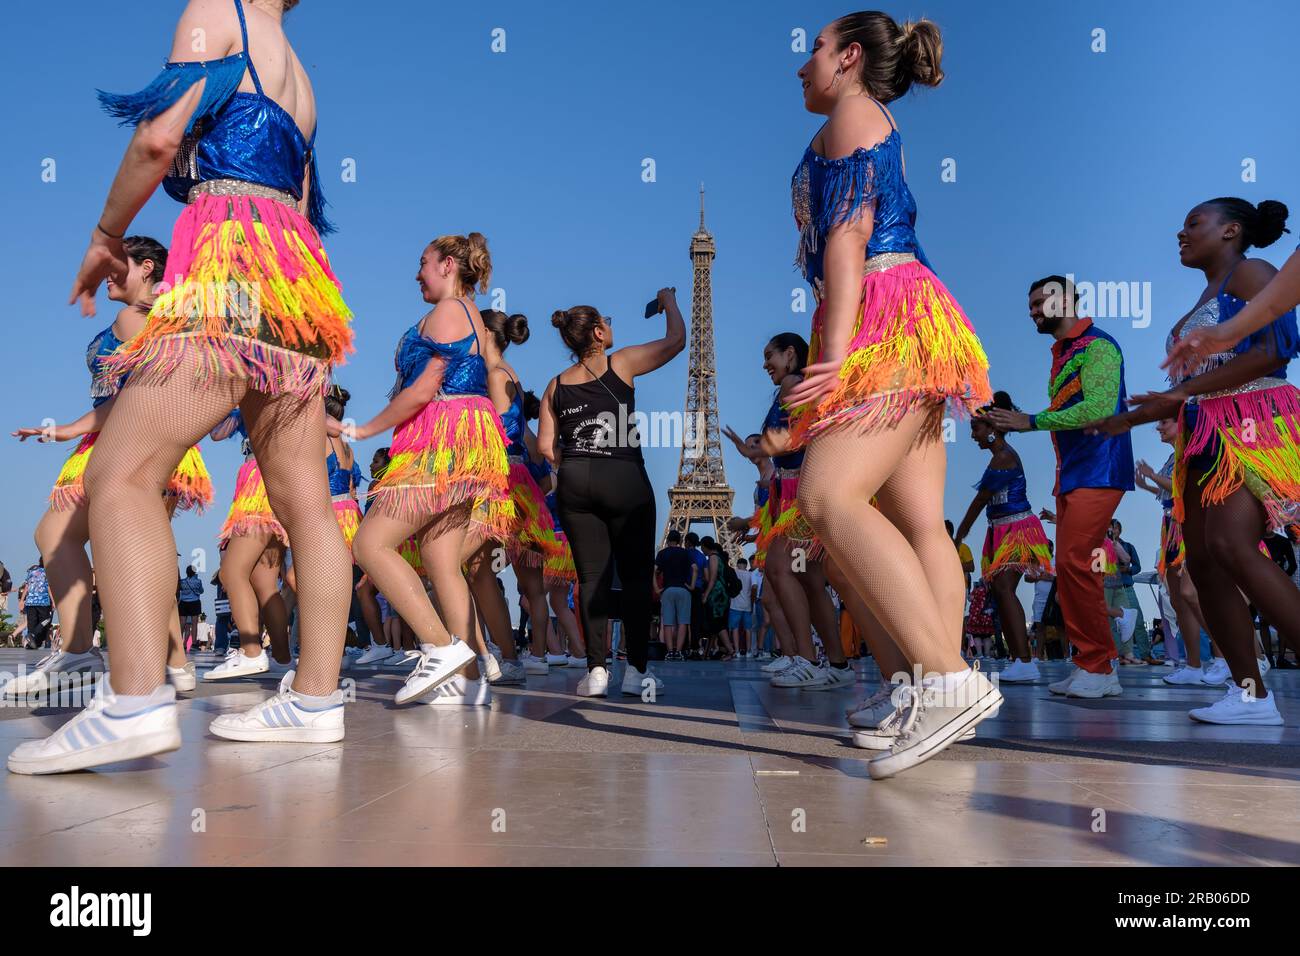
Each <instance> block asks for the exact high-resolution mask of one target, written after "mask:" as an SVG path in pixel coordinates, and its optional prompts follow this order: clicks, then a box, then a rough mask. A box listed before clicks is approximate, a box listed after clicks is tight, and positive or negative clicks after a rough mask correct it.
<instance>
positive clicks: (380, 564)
mask: <svg viewBox="0 0 1300 956" xmlns="http://www.w3.org/2000/svg"><path fill="white" fill-rule="evenodd" d="M418 530H419V528H418V527H416V526H415V525H414V524H413V523H412V522H408V521H402V520H400V519H398V518H395V517H391V516H389V515H388V514H386V513H385V512H383V511H382V510H380V509H379V508H377V507H372V508H371V509H370V510H369V511H367V512H366V516H365V517H364V518H363V519H362V521H361V529H360V530H359V531H357V536H356V539H355V540H354V541H353V542H352V550H353V553H354V554H355V555H356V558H357V563H358V564H360V565H361V567H362V569H363V570H364V571H365V572H366V574H368V575H369V576H370V580H372V581H373V582H374V583H375V586H376V587H378V588H379V590H380V592H381V593H382V594H383V595H384V598H385V600H387V601H388V603H389V605H390V606H391V607H392V609H393V611H394V612H395V613H396V614H397V615H398V616H400V617H401V618H402V620H404V621H405V622H406V623H407V624H408V625H409V626H410V628H411V630H412V632H413V633H414V634H415V638H416V640H417V641H418V642H419V643H421V644H434V645H437V646H439V647H446V646H447V645H448V644H450V643H451V635H450V634H448V633H447V628H446V627H445V626H444V624H443V622H442V620H441V618H439V616H438V614H437V613H436V612H435V611H434V609H433V603H432V602H431V601H430V600H429V596H428V595H427V594H426V593H425V591H424V583H423V582H422V581H421V580H420V576H419V575H418V574H416V573H415V569H414V568H413V567H411V566H410V565H409V564H407V563H406V561H405V560H404V559H403V558H402V556H401V554H399V553H398V550H397V549H398V548H399V547H401V545H402V543H403V542H404V541H406V539H407V538H409V537H411V535H412V534H414V533H415V532H416V531H418ZM458 558H459V553H457V554H456V555H454V556H453V557H452V560H453V561H454V562H455V563H454V564H453V569H454V570H455V572H456V574H457V575H459V574H460V563H459V561H458V560H456V559H458ZM428 567H429V566H428V565H425V568H426V569H427V568H428ZM461 580H462V582H463V580H464V579H463V578H462V579H461ZM467 603H468V602H467ZM395 646H396V645H395Z"/></svg>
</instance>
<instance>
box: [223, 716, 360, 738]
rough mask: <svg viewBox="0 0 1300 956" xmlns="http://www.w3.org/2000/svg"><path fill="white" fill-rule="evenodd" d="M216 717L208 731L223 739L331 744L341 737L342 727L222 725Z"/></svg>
mask: <svg viewBox="0 0 1300 956" xmlns="http://www.w3.org/2000/svg"><path fill="white" fill-rule="evenodd" d="M220 720H221V718H220V717H218V718H217V719H216V720H214V721H213V722H212V723H211V724H209V725H208V732H209V733H211V734H212V735H213V736H216V737H220V738H222V739H223V740H242V741H249V742H255V743H256V742H271V743H286V744H331V743H334V742H335V741H339V740H342V739H343V728H342V727H256V728H255V727H224V726H221V725H220V723H219V721H220Z"/></svg>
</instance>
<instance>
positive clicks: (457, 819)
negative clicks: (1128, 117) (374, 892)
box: [0, 649, 1300, 866]
mask: <svg viewBox="0 0 1300 956" xmlns="http://www.w3.org/2000/svg"><path fill="white" fill-rule="evenodd" d="M38 657H39V655H38V654H37V652H34V651H19V650H14V649H0V671H9V672H14V671H16V670H17V669H18V668H19V667H20V666H28V667H30V666H31V665H32V664H34V663H35V662H36V660H37V659H38ZM198 662H199V669H200V671H201V672H202V671H204V670H206V669H208V668H209V667H211V666H212V665H213V664H215V663H216V658H215V657H214V656H213V655H200V656H199V658H198ZM857 666H858V668H859V676H860V679H859V683H858V686H856V687H854V688H852V689H844V690H839V691H833V692H821V693H816V692H806V691H793V690H779V689H776V688H773V687H771V686H770V685H769V684H768V682H767V680H766V678H765V677H764V676H763V675H762V674H760V673H759V665H757V664H755V663H748V662H745V663H730V664H722V663H699V662H695V663H689V662H688V663H657V664H655V665H654V668H653V669H654V670H655V672H656V673H657V674H658V675H659V676H661V677H662V678H663V680H664V681H665V683H666V685H667V686H666V689H665V691H664V693H663V694H662V695H661V696H660V697H659V698H658V700H657V701H656V702H654V703H643V702H642V701H641V700H640V699H638V698H635V697H619V696H611V697H610V698H608V699H604V700H587V699H582V698H578V697H576V696H574V693H573V691H574V687H575V685H576V683H577V681H578V678H579V676H580V675H579V674H578V673H576V672H575V671H574V670H572V669H565V668H552V670H551V673H550V675H549V676H546V677H541V678H537V677H533V678H529V683H528V687H527V688H526V689H525V688H500V689H497V690H496V691H495V694H494V701H493V703H492V705H491V707H490V708H478V709H469V708H463V707H457V708H449V707H430V706H423V705H417V706H408V707H403V708H399V707H397V706H395V705H394V703H393V700H392V695H393V693H394V692H395V691H396V689H397V688H398V687H399V686H400V685H401V680H402V675H401V674H400V673H398V672H396V671H385V670H383V669H379V670H376V669H375V668H354V669H353V671H351V672H350V675H351V676H352V677H353V678H355V680H356V692H357V702H356V703H354V704H351V705H349V710H348V713H347V739H346V740H344V741H342V742H341V743H337V744H267V743H263V744H251V743H243V744H241V743H232V742H228V741H224V740H219V739H217V738H215V737H213V736H211V735H210V734H209V733H208V731H207V727H208V723H209V722H210V721H211V720H212V718H213V717H215V716H217V715H218V714H221V713H225V712H228V711H232V710H242V709H244V708H246V707H249V706H251V705H252V704H253V703H255V702H257V701H258V700H260V699H263V698H265V697H266V696H269V695H270V694H271V693H272V692H273V691H274V682H273V681H271V680H261V681H259V680H239V681H233V682H229V681H228V682H222V683H219V684H208V685H205V684H204V683H203V682H202V681H200V684H199V687H198V689H197V690H196V691H195V692H194V693H192V694H186V695H182V702H181V703H180V715H181V716H180V720H181V731H182V735H183V737H184V746H183V747H182V748H181V749H180V750H179V751H177V752H175V753H170V754H165V755H163V756H161V757H157V758H151V759H147V760H139V761H133V762H129V763H122V764H116V765H113V766H109V767H105V768H101V769H99V770H96V771H88V772H82V773H76V774H70V775H64V776H54V777H20V776H16V775H13V774H7V773H6V774H4V775H3V777H2V778H0V863H2V864H4V865H7V866H21V865H28V866H31V865H56V866H96V865H118V866H155V865H205V864H221V865H255V866H256V865H289V866H298V865H302V866H347V865H399V866H409V865H532V864H539V865H587V864H595V865H629V866H644V865H742V866H772V865H782V866H827V865H849V866H884V865H887V866H907V865H917V864H921V865H925V864H937V865H1010V866H1014V865H1020V864H1040V865H1041V864H1047V865H1057V864H1059V865H1079V864H1084V865H1119V866H1129V865H1137V866H1151V865H1155V866H1161V865H1266V866H1275V865H1294V864H1300V699H1298V698H1300V672H1297V671H1273V672H1271V673H1270V674H1269V675H1268V678H1267V679H1266V682H1267V683H1268V685H1269V686H1270V688H1272V689H1273V690H1274V691H1275V692H1276V693H1277V694H1278V700H1279V705H1280V707H1281V710H1282V713H1283V716H1284V717H1285V718H1286V726H1283V727H1216V726H1207V725H1201V724H1197V723H1194V722H1193V721H1191V720H1190V719H1188V717H1187V710H1188V708H1189V707H1193V706H1197V705H1199V704H1202V703H1209V702H1211V701H1213V700H1214V699H1216V698H1217V697H1218V696H1219V695H1220V694H1222V692H1223V691H1222V690H1221V689H1215V688H1209V687H1207V688H1205V689H1200V688H1195V689H1189V688H1185V687H1170V686H1168V685H1166V684H1164V683H1163V682H1162V681H1161V677H1163V675H1164V674H1166V673H1168V672H1169V671H1168V669H1167V668H1164V667H1125V668H1122V669H1121V673H1120V679H1121V682H1122V683H1123V686H1124V693H1123V695H1122V696H1120V697H1115V698H1107V699H1104V700H1098V701H1086V700H1074V699H1066V698H1059V697H1053V696H1052V695H1051V694H1049V693H1048V690H1047V686H1046V683H1047V681H1046V680H1044V681H1043V682H1042V683H1039V684H1035V685H1016V686H1004V687H1003V688H1002V690H1003V693H1004V695H1005V697H1006V701H1005V703H1004V705H1003V706H1002V709H1001V711H1000V713H999V715H998V716H997V717H996V718H994V719H991V720H988V721H986V722H985V723H983V724H981V725H980V727H979V731H978V735H977V737H976V738H975V739H974V740H971V741H969V742H967V743H962V744H957V745H955V746H953V747H951V748H949V749H948V750H947V751H946V752H945V753H943V754H941V755H940V756H939V757H937V758H935V759H934V760H931V761H930V762H928V763H926V764H924V765H922V766H920V767H918V768H915V769H913V770H911V771H909V772H907V773H905V774H903V775H901V776H899V777H896V778H894V779H892V780H887V781H880V782H876V781H872V780H871V779H870V778H869V776H868V774H867V770H866V764H865V758H866V757H867V756H868V755H867V753H866V752H865V751H860V750H856V749H854V748H853V747H852V746H851V745H850V744H849V738H850V734H849V730H848V727H847V724H846V723H845V721H844V719H843V712H844V708H845V707H846V706H847V705H848V704H850V703H853V702H854V701H856V700H857V699H858V698H859V697H861V696H862V694H863V692H864V690H865V689H866V688H865V685H864V683H863V681H862V680H861V674H862V673H863V669H864V666H865V667H870V665H863V664H858V665H857ZM621 670H622V664H619V665H617V666H616V669H615V677H616V678H617V677H618V676H620V674H621ZM1064 670H1065V665H1063V664H1059V663H1058V664H1053V665H1048V666H1045V667H1044V671H1045V674H1047V675H1048V677H1050V679H1056V678H1058V677H1059V676H1061V675H1062V674H1063V673H1064ZM872 671H873V673H874V669H872ZM611 686H612V687H613V688H614V689H615V691H617V686H618V685H617V683H616V681H611ZM72 713H73V711H71V710H69V709H38V710H34V711H33V710H30V709H24V708H18V707H2V708H0V752H3V754H5V755H7V754H8V752H9V751H10V750H11V749H12V748H13V747H14V746H16V745H17V744H18V743H20V742H21V741H23V740H26V739H31V738H34V737H38V736H43V735H45V734H47V733H48V732H49V731H50V730H52V729H54V728H55V727H57V726H58V725H59V724H60V723H62V722H63V721H64V720H66V719H68V717H69V716H70V715H71V714H72Z"/></svg>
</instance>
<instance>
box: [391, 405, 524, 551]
mask: <svg viewBox="0 0 1300 956" xmlns="http://www.w3.org/2000/svg"><path fill="white" fill-rule="evenodd" d="M390 454H391V456H392V460H391V461H390V463H389V465H388V470H387V471H385V472H384V476H383V477H382V478H380V479H379V481H377V482H375V483H374V484H373V485H371V487H370V491H369V494H370V496H371V497H372V498H374V500H375V506H377V507H382V508H384V510H385V511H386V512H387V513H389V514H392V515H394V516H396V517H398V518H400V519H403V520H407V521H411V522H413V523H417V524H420V525H423V524H425V523H427V522H428V521H430V520H432V519H433V518H435V517H437V516H438V515H440V514H443V513H444V512H446V511H448V510H450V509H451V508H454V507H456V506H457V505H461V504H464V503H466V502H469V503H471V504H472V505H473V509H472V510H473V513H472V518H471V533H474V534H478V535H480V536H481V537H483V538H490V539H493V540H497V541H508V540H509V539H510V538H511V536H512V535H513V534H514V533H515V531H516V530H517V529H518V517H517V514H516V511H515V503H514V501H513V499H512V498H511V496H510V481H509V473H510V469H509V467H508V466H507V462H506V442H505V431H504V429H503V428H502V427H501V418H500V416H498V415H497V413H496V409H495V408H493V406H492V403H491V401H489V400H488V398H487V397H486V396H483V395H455V396H449V397H439V398H436V399H434V400H433V401H432V402H429V403H428V404H427V405H425V406H424V408H422V409H420V411H419V412H417V413H416V414H415V415H414V416H412V417H411V418H409V419H407V420H406V421H405V422H403V423H402V424H401V425H398V426H397V428H395V429H393V442H392V445H391V448H390Z"/></svg>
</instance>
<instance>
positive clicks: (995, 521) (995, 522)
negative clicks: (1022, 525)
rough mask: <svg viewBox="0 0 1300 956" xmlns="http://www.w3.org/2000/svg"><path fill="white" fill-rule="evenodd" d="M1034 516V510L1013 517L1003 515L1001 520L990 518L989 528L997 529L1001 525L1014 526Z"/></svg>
mask: <svg viewBox="0 0 1300 956" xmlns="http://www.w3.org/2000/svg"><path fill="white" fill-rule="evenodd" d="M1033 514H1034V512H1033V511H1032V510H1030V511H1021V512H1018V513H1016V514H1013V515H1003V516H1002V517H1001V518H989V519H988V523H989V527H991V528H996V527H998V526H999V525H1004V524H1013V523H1015V522H1017V521H1024V520H1025V519H1026V518H1030V517H1033Z"/></svg>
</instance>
